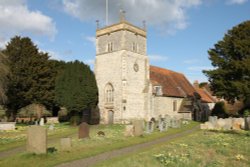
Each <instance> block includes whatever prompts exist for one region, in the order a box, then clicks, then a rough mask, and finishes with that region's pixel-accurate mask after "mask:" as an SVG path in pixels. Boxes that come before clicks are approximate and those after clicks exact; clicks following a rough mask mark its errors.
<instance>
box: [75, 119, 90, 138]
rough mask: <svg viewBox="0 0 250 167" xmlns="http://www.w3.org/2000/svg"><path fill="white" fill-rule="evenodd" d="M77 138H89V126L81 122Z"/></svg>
mask: <svg viewBox="0 0 250 167" xmlns="http://www.w3.org/2000/svg"><path fill="white" fill-rule="evenodd" d="M78 137H79V139H83V138H88V137H89V125H88V124H87V123H86V122H83V123H81V124H80V125H79V131H78Z"/></svg>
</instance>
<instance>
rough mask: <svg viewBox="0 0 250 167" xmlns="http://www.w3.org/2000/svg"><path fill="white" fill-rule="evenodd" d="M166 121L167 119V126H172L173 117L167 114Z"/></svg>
mask: <svg viewBox="0 0 250 167" xmlns="http://www.w3.org/2000/svg"><path fill="white" fill-rule="evenodd" d="M165 121H166V126H167V128H168V127H171V117H170V116H168V115H167V116H166V117H165Z"/></svg>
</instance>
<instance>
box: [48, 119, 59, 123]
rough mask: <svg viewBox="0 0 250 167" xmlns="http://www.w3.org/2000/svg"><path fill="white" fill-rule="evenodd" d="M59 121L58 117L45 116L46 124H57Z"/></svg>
mask: <svg viewBox="0 0 250 167" xmlns="http://www.w3.org/2000/svg"><path fill="white" fill-rule="evenodd" d="M57 123H59V119H58V117H47V124H57Z"/></svg>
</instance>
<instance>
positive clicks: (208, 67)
mask: <svg viewBox="0 0 250 167" xmlns="http://www.w3.org/2000/svg"><path fill="white" fill-rule="evenodd" d="M187 69H188V70H190V71H202V70H211V69H213V67H211V66H191V67H188V68H187Z"/></svg>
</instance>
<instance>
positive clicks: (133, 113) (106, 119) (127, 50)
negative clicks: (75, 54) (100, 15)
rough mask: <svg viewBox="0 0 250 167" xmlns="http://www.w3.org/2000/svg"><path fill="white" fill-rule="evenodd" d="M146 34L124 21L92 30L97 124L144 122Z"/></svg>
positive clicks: (146, 113)
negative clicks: (96, 87) (94, 32)
mask: <svg viewBox="0 0 250 167" xmlns="http://www.w3.org/2000/svg"><path fill="white" fill-rule="evenodd" d="M146 45H147V33H146V30H145V29H143V28H139V27H136V26H134V25H132V24H130V23H128V22H127V21H125V20H124V19H121V21H120V22H119V23H117V24H114V25H110V26H107V27H104V28H101V29H99V28H97V30H96V60H95V76H96V81H97V86H98V91H99V108H100V116H101V123H104V124H109V123H127V122H129V121H131V120H134V119H145V118H147V117H149V115H150V111H151V109H150V108H151V107H150V106H151V105H150V98H151V94H152V93H150V92H152V90H151V86H150V79H149V60H148V57H147V51H146V48H147V46H146Z"/></svg>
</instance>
